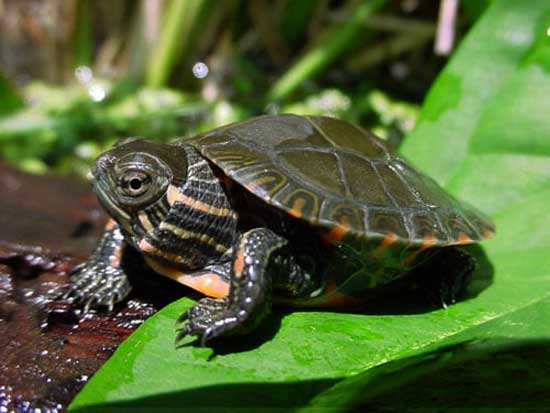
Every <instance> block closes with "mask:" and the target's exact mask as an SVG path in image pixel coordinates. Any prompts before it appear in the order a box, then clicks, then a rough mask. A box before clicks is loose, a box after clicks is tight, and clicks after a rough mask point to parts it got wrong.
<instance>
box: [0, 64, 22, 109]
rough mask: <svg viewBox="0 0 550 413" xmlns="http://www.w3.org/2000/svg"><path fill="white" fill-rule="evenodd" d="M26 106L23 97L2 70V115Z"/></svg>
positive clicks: (0, 100) (0, 99)
mask: <svg viewBox="0 0 550 413" xmlns="http://www.w3.org/2000/svg"><path fill="white" fill-rule="evenodd" d="M23 106H24V102H23V99H22V98H21V96H19V94H18V93H17V91H16V90H15V88H14V87H13V86H12V84H11V83H10V82H9V80H8V79H7V78H6V77H5V76H4V75H3V74H2V73H1V72H0V116H2V115H5V114H7V113H10V112H14V111H16V110H17V109H20V108H22V107H23Z"/></svg>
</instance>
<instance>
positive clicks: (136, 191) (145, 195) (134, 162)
mask: <svg viewBox="0 0 550 413" xmlns="http://www.w3.org/2000/svg"><path fill="white" fill-rule="evenodd" d="M186 171H187V160H186V154H185V150H184V149H183V148H181V147H177V146H172V145H166V144H158V143H153V142H149V141H146V140H144V139H140V138H128V139H124V140H122V141H120V142H119V143H117V144H116V145H115V146H114V147H113V148H112V149H111V150H109V151H107V152H105V153H103V154H102V155H100V156H99V157H98V158H97V160H96V162H95V164H94V166H93V168H92V179H93V186H94V191H95V192H96V194H97V196H98V198H99V201H100V203H101V204H102V205H103V207H104V208H105V209H106V210H107V211H108V213H109V214H110V215H111V217H112V218H113V219H114V220H115V221H117V222H118V223H119V224H121V226H122V227H123V228H124V229H126V231H128V232H130V233H132V235H136V234H134V233H133V232H134V228H135V225H132V224H133V221H135V220H136V219H138V215H139V212H140V211H142V210H145V209H149V208H153V207H155V205H157V204H159V203H161V202H162V199H163V198H164V197H165V194H166V192H167V190H168V187H169V186H170V184H172V183H175V184H178V183H181V182H182V181H183V180H185V178H186V177H185V174H186ZM182 175H184V176H182Z"/></svg>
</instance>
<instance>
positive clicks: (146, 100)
mask: <svg viewBox="0 0 550 413" xmlns="http://www.w3.org/2000/svg"><path fill="white" fill-rule="evenodd" d="M29 2H30V3H33V7H25V5H24V4H23V3H25V2H22V3H19V2H7V3H5V4H4V6H3V7H2V9H0V22H5V23H6V22H10V21H11V22H14V21H15V22H17V23H18V24H16V25H13V24H11V25H7V24H3V25H1V26H0V32H1V33H2V35H1V36H0V72H3V74H2V73H0V157H1V158H3V159H5V160H7V161H9V162H11V163H13V164H15V165H17V166H19V167H21V168H23V169H26V170H28V171H31V172H35V173H43V172H48V171H53V172H56V173H63V174H70V173H73V174H74V173H76V174H78V175H84V174H85V173H86V171H87V170H88V168H89V165H90V164H91V162H93V159H94V158H95V157H96V156H97V155H98V154H99V153H100V152H102V151H103V150H105V149H106V148H107V147H109V146H110V145H111V144H112V143H113V142H114V141H116V140H117V139H120V138H121V137H125V136H129V135H141V136H145V137H147V138H150V139H157V140H170V139H174V138H176V137H180V136H191V135H193V134H195V133H198V132H200V131H204V130H208V129H210V128H214V127H216V126H219V125H222V124H225V123H229V122H235V121H239V120H242V119H245V118H248V117H250V116H255V115H259V114H262V113H280V112H294V113H301V114H319V115H321V114H324V115H329V116H338V117H341V118H344V119H347V120H350V121H353V122H355V123H359V124H361V125H363V126H365V127H369V128H373V129H374V130H375V131H376V132H377V133H378V134H380V135H381V136H382V137H383V138H386V139H388V140H389V142H390V144H391V145H393V146H397V145H398V144H399V142H400V141H401V138H402V136H403V135H404V133H405V132H407V131H408V130H410V129H411V128H412V127H413V126H414V123H415V119H416V113H417V108H418V104H419V103H420V102H421V100H422V99H423V97H424V94H425V92H426V90H427V87H428V86H429V85H430V83H431V81H432V79H433V78H434V77H435V76H436V75H437V73H438V71H439V70H440V68H441V67H442V65H443V63H444V62H445V59H442V58H438V57H436V56H434V55H433V53H432V43H433V36H434V33H435V28H436V26H437V16H438V8H437V7H435V4H434V5H425V4H422V3H421V2H414V1H413V2H401V1H391V0H365V1H360V0H347V1H328V0H304V1H300V2H296V1H290V0H277V1H268V0H255V1H252V0H228V1H224V2H217V1H212V0H185V1H182V0H172V1H162V0H157V1H155V0H142V1H130V0H123V1H122V0H121V1H119V2H116V3H115V4H112V3H111V2H109V1H107V0H98V1H94V2H92V1H90V0H70V1H66V2H55V1H53V0H52V1H48V0H47V1H43V2H38V1H34V0H29ZM476 7H477V6H476ZM468 10H471V7H470V6H468V8H465V11H464V12H461V14H460V16H459V17H460V19H461V23H460V24H459V25H458V26H457V27H456V30H457V31H458V32H459V33H462V32H464V31H466V29H467V27H469V24H470V23H471V19H472V17H469V16H474V18H476V17H477V16H475V14H476V13H471V12H470V11H468ZM476 10H478V9H476ZM462 13H463V14H462ZM31 26H32V27H34V28H35V29H34V32H32V35H31V34H29V33H28V32H27V31H26V29H25V27H31ZM198 63H204V64H203V65H202V66H201V65H197V64H198ZM201 71H202V72H201ZM14 85H16V87H14Z"/></svg>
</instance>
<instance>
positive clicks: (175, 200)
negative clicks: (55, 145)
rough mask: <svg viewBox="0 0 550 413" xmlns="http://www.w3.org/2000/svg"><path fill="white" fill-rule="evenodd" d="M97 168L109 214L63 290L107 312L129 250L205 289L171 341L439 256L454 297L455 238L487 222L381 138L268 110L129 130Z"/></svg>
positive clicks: (480, 231)
mask: <svg viewBox="0 0 550 413" xmlns="http://www.w3.org/2000/svg"><path fill="white" fill-rule="evenodd" d="M92 174H93V178H94V190H95V192H96V193H97V196H98V197H99V200H100V202H101V204H102V205H103V206H104V207H105V209H106V210H107V211H108V213H109V214H110V216H111V218H112V219H111V220H110V221H109V223H108V224H107V227H106V229H105V232H104V233H103V235H102V237H101V238H100V240H99V241H98V243H97V245H96V247H95V250H94V252H93V253H92V255H91V257H90V258H89V259H88V261H86V262H85V263H83V264H81V265H79V266H77V267H76V268H75V269H74V270H73V271H72V277H71V288H70V290H69V291H68V293H67V294H66V296H65V297H66V298H68V299H69V300H71V301H73V302H75V303H77V304H80V305H82V306H83V307H84V310H88V309H89V308H93V307H108V308H109V309H112V308H113V305H114V304H115V303H117V302H119V301H121V300H123V299H124V298H125V297H126V296H127V295H128V293H129V292H130V290H131V285H130V283H129V281H128V277H127V274H126V273H125V269H124V268H125V266H124V265H123V264H124V262H123V258H121V257H123V254H122V253H123V251H124V249H125V248H130V249H134V250H137V251H138V252H140V253H141V254H142V255H143V257H144V258H145V262H146V263H147V265H148V266H149V267H150V268H152V269H153V270H154V271H156V272H157V273H160V274H162V275H165V276H168V277H170V278H172V279H174V280H176V281H178V282H180V283H182V284H184V285H186V286H189V287H191V288H193V289H195V290H197V291H200V292H201V293H203V294H204V295H206V296H207V297H206V298H203V299H201V300H200V301H199V302H198V303H197V304H196V305H195V306H193V307H192V308H191V309H190V310H189V311H186V312H185V313H184V314H182V316H181V317H180V319H179V320H178V321H179V323H180V325H179V327H180V329H179V334H178V338H177V339H178V340H181V339H182V338H183V337H185V336H186V335H195V336H198V337H199V338H200V340H201V343H202V344H205V343H206V342H207V341H209V340H211V339H213V338H215V337H220V336H227V335H233V334H242V333H246V332H249V331H250V330H251V329H253V328H255V327H256V326H257V325H258V324H259V323H260V322H261V321H262V320H263V319H264V318H265V317H266V316H267V315H268V314H269V313H270V310H271V306H272V302H282V303H289V304H292V305H297V306H314V307H318V306H336V305H343V306H349V305H355V304H357V303H359V302H361V298H362V297H364V296H365V294H366V293H367V292H369V291H372V290H373V289H374V288H377V287H379V286H382V285H385V284H387V283H389V282H390V281H392V280H395V279H397V278H399V277H401V276H403V275H405V274H407V273H409V272H410V271H411V269H413V268H418V267H420V268H421V269H422V267H421V266H424V265H433V264H434V263H436V264H442V265H443V267H441V266H439V267H438V268H446V267H445V265H447V270H446V271H445V272H444V274H441V280H442V281H441V282H442V283H448V284H449V285H450V286H451V288H448V289H443V291H446V292H444V294H446V296H445V297H442V299H443V300H444V301H447V302H451V301H453V299H454V294H455V293H456V291H457V290H458V288H455V287H457V286H458V287H460V286H461V283H463V280H465V279H466V278H467V275H468V274H469V273H471V272H472V270H473V268H474V261H473V258H471V256H470V255H469V254H468V253H467V252H465V251H463V250H461V249H459V248H457V246H460V245H465V244H470V243H474V242H477V241H481V240H483V239H484V238H488V237H490V236H491V235H492V234H493V232H494V230H495V229H494V225H493V223H492V222H491V221H490V219H489V218H487V217H486V216H484V215H483V214H482V213H480V212H479V211H477V210H476V209H474V208H472V207H471V206H468V205H466V204H464V203H461V202H459V201H457V200H456V199H455V198H453V197H452V196H451V195H449V194H447V193H446V192H445V191H444V190H443V189H442V188H441V187H440V186H438V185H437V184H436V182H435V181H434V180H432V179H430V178H428V177H427V176H425V175H423V174H421V173H420V172H418V171H416V170H415V169H414V168H412V167H411V166H410V165H408V164H407V163H406V162H405V161H403V160H402V159H400V158H399V157H397V156H395V155H392V154H390V153H389V152H388V151H387V149H386V147H385V145H384V143H383V142H382V141H381V140H380V139H378V138H377V137H375V136H373V135H372V134H371V133H369V132H367V131H366V130H364V129H361V128H359V127H356V126H354V125H351V124H349V123H347V122H344V121H341V120H338V119H333V118H328V117H303V116H295V115H280V116H262V117H258V118H254V119H251V120H248V121H245V122H240V123H235V124H232V125H228V126H225V127H221V128H218V129H216V130H213V131H211V132H208V133H204V134H201V135H199V136H197V137H195V138H193V139H190V140H182V141H178V142H175V143H172V144H158V143H153V142H148V141H145V140H143V139H139V138H129V139H126V140H124V141H122V142H120V143H119V144H117V145H116V146H115V147H114V148H112V149H111V150H109V151H108V152H106V153H104V154H103V155H101V156H100V157H99V158H98V159H97V161H96V163H95V165H94V167H93V170H92ZM449 263H452V265H451V266H449ZM449 267H451V268H449Z"/></svg>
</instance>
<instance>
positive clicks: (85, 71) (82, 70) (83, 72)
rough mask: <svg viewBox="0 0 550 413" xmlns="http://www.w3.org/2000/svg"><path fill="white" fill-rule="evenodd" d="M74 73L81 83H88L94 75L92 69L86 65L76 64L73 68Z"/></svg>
mask: <svg viewBox="0 0 550 413" xmlns="http://www.w3.org/2000/svg"><path fill="white" fill-rule="evenodd" d="M74 75H75V77H76V78H77V80H78V81H79V82H81V83H89V82H90V80H92V77H93V76H94V74H93V72H92V69H90V68H89V67H88V66H78V67H77V68H76V69H75V70H74Z"/></svg>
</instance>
